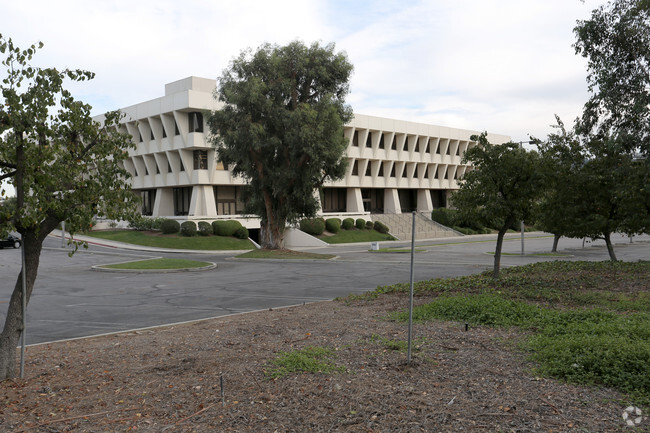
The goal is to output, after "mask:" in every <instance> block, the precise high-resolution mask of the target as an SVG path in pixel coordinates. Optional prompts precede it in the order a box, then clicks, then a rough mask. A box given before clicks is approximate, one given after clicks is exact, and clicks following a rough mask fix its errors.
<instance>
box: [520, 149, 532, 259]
mask: <svg viewBox="0 0 650 433" xmlns="http://www.w3.org/2000/svg"><path fill="white" fill-rule="evenodd" d="M527 143H530V141H528V142H527ZM519 148H520V149H523V148H524V142H523V141H520V142H519ZM520 223H521V255H522V256H523V255H524V220H521V221H520Z"/></svg>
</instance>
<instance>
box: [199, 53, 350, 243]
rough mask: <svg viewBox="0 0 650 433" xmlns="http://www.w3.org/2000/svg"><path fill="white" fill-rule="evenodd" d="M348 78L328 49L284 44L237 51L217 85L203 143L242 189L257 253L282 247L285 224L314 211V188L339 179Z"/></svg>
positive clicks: (341, 60) (344, 65)
mask: <svg viewBox="0 0 650 433" xmlns="http://www.w3.org/2000/svg"><path fill="white" fill-rule="evenodd" d="M351 72H352V65H351V64H350V63H349V62H348V59H347V57H346V55H345V54H344V53H336V52H335V51H334V45H333V44H329V45H325V46H321V45H319V44H318V43H313V44H312V45H310V46H305V45H304V44H303V43H301V42H292V43H290V44H289V45H287V46H283V47H280V46H277V45H269V44H265V45H263V46H261V47H260V48H259V49H258V50H257V51H255V52H252V51H250V50H246V51H244V52H242V53H241V55H240V56H239V57H238V58H236V59H235V60H233V62H232V63H231V65H230V67H229V68H228V69H227V70H225V71H224V72H223V75H222V76H221V78H220V79H219V84H218V89H217V92H216V97H217V98H218V100H219V101H220V102H222V103H223V104H224V106H223V108H222V109H220V110H217V111H214V112H213V113H212V115H211V116H210V119H209V121H208V123H209V125H210V130H211V133H212V136H211V142H212V144H213V145H214V146H215V148H216V149H217V152H218V158H219V159H220V161H222V162H223V163H224V164H226V165H228V166H230V169H231V171H232V173H233V175H236V176H241V177H243V178H244V179H245V180H246V181H247V182H248V184H249V186H248V188H246V189H245V190H244V194H243V199H244V201H245V203H246V210H247V211H248V212H250V213H253V214H256V215H258V216H259V217H260V219H261V236H260V241H261V244H262V246H263V247H264V248H282V247H283V240H284V229H285V225H286V224H287V223H294V222H296V221H298V220H299V219H300V218H302V217H304V216H307V217H309V216H313V215H314V214H315V213H316V212H317V211H318V200H317V196H316V195H315V190H316V188H319V187H320V186H322V185H323V183H324V182H325V181H327V180H336V179H340V178H342V177H343V175H344V174H345V167H346V159H345V151H346V148H347V140H346V139H345V138H344V136H343V126H344V125H345V123H347V122H349V121H350V120H351V118H352V110H351V108H350V107H349V106H348V105H346V103H345V97H346V95H347V93H348V80H349V77H350V74H351Z"/></svg>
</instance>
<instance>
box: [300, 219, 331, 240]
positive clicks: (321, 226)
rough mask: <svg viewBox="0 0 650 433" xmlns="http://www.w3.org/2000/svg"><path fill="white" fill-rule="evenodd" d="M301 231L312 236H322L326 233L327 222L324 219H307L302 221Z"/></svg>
mask: <svg viewBox="0 0 650 433" xmlns="http://www.w3.org/2000/svg"><path fill="white" fill-rule="evenodd" d="M300 230H302V231H303V232H305V233H307V234H310V235H312V236H320V235H322V234H323V232H324V231H325V221H324V220H323V219H322V218H305V219H303V220H301V221H300Z"/></svg>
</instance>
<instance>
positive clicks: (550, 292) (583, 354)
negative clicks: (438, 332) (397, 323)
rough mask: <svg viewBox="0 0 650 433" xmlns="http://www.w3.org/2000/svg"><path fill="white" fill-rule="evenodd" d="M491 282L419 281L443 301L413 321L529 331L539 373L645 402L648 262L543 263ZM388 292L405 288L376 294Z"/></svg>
mask: <svg viewBox="0 0 650 433" xmlns="http://www.w3.org/2000/svg"><path fill="white" fill-rule="evenodd" d="M489 279H490V276H489V275H485V274H484V275H478V276H470V277H463V278H458V279H452V280H433V281H428V282H423V283H420V284H419V287H418V290H419V291H420V292H423V291H434V292H436V293H438V294H440V296H439V297H437V298H436V299H435V300H433V301H432V302H430V303H426V304H423V305H420V306H418V307H417V308H415V310H414V312H413V317H414V320H417V321H428V320H454V321H459V322H464V323H468V324H470V325H487V326H504V327H518V328H520V329H522V330H525V331H527V332H530V337H529V338H528V339H527V340H526V341H525V342H524V343H523V345H522V347H524V348H525V349H526V350H528V351H530V356H531V359H533V360H535V361H536V362H538V363H539V366H538V367H537V369H536V371H537V372H538V373H539V374H545V375H549V376H551V377H556V378H560V379H563V380H568V381H571V382H575V383H583V384H599V385H606V386H611V387H614V388H617V389H619V390H621V391H623V392H626V393H628V394H630V395H631V396H632V397H633V398H634V399H635V401H637V402H638V403H640V404H644V405H649V404H650V362H648V360H650V292H648V290H647V289H648V287H650V262H638V263H622V262H614V263H611V264H610V263H591V262H580V263H576V262H546V263H537V264H534V265H529V266H523V267H519V268H514V269H511V270H509V272H505V273H504V276H503V278H502V280H501V281H498V282H496V283H494V282H489ZM632 281H633V282H634V287H635V289H634V290H628V286H629V285H630V284H631V283H632ZM639 283H641V284H640V285H639ZM392 290H403V288H402V287H401V286H398V287H395V286H393V287H390V288H381V289H379V291H381V292H386V291H392ZM395 317H397V318H398V319H400V320H402V321H404V320H407V318H408V313H407V312H401V313H399V314H397V315H396V316H395Z"/></svg>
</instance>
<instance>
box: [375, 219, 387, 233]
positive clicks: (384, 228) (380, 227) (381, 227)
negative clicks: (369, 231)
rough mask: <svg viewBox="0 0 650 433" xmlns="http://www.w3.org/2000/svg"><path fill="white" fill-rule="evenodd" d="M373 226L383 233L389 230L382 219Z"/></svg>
mask: <svg viewBox="0 0 650 433" xmlns="http://www.w3.org/2000/svg"><path fill="white" fill-rule="evenodd" d="M373 228H374V229H375V230H377V231H378V232H379V233H383V234H386V233H388V231H389V229H388V226H387V225H386V224H384V223H383V222H381V221H375V224H374V225H373Z"/></svg>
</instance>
